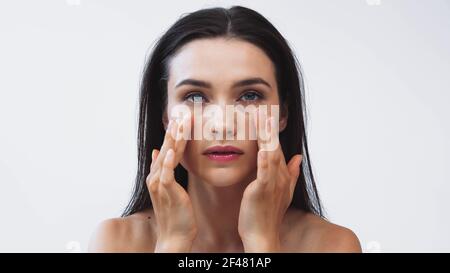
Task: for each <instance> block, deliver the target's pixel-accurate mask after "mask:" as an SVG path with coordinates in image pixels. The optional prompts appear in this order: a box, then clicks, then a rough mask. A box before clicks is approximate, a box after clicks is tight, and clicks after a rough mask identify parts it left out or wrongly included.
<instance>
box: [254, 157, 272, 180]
mask: <svg viewBox="0 0 450 273" xmlns="http://www.w3.org/2000/svg"><path fill="white" fill-rule="evenodd" d="M257 167H258V169H257V171H256V179H257V180H258V181H259V182H260V184H261V185H267V183H268V178H269V177H268V172H269V162H268V161H267V151H263V150H259V151H258V159H257Z"/></svg>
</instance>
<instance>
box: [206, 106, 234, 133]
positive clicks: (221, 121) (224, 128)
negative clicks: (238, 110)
mask: <svg viewBox="0 0 450 273" xmlns="http://www.w3.org/2000/svg"><path fill="white" fill-rule="evenodd" d="M209 122H210V123H211V125H212V126H211V134H212V136H213V138H214V139H228V140H231V139H234V138H235V136H236V121H235V118H234V111H230V112H227V111H226V105H224V104H221V105H220V106H219V105H218V106H217V107H216V108H215V111H214V112H213V113H212V115H211V117H210V118H209Z"/></svg>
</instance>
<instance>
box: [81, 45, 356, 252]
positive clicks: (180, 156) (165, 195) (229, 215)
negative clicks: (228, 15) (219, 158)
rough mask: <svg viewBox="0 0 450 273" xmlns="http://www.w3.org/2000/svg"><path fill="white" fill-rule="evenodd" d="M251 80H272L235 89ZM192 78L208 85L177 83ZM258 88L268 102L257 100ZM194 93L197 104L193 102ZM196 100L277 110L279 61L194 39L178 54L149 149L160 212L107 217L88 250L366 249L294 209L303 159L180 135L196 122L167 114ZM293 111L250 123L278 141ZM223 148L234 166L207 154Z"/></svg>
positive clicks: (244, 143) (249, 48)
mask: <svg viewBox="0 0 450 273" xmlns="http://www.w3.org/2000/svg"><path fill="white" fill-rule="evenodd" d="M230 68H232V69H230ZM248 78H253V79H254V78H260V79H263V80H264V81H265V82H266V83H267V84H261V83H250V84H247V85H246V86H242V85H241V86H239V87H236V85H235V83H236V82H239V81H241V82H242V80H243V79H248ZM185 79H196V80H200V81H202V82H206V83H207V84H203V85H202V86H198V85H196V86H194V85H193V84H192V83H189V84H184V85H183V84H181V85H180V83H181V82H182V81H183V80H185ZM247 82H248V81H247ZM249 90H251V92H249ZM192 91H195V93H194V92H192ZM255 92H257V93H258V94H261V95H262V96H259V97H258V96H255V95H254V93H255ZM192 94H194V95H193V96H196V98H197V99H195V100H192V101H191V100H190V99H192V98H193V97H192ZM187 98H188V99H187ZM198 99H200V103H202V104H216V105H220V106H221V107H223V106H224V105H236V104H240V105H244V106H245V105H249V104H252V105H257V106H258V105H266V106H270V105H279V104H280V101H279V98H278V89H277V83H276V79H275V71H274V67H273V64H272V62H271V60H270V59H269V58H268V57H267V56H266V55H265V53H264V52H263V51H262V50H260V49H259V48H257V47H256V46H254V45H252V44H250V43H248V42H245V41H239V40H226V39H203V40H196V41H193V42H190V43H188V44H187V45H185V46H184V48H182V50H180V51H179V53H178V54H177V55H175V56H174V58H173V59H172V60H171V63H170V71H169V80H168V103H167V109H166V110H167V112H166V113H165V115H164V116H165V118H164V120H162V122H163V124H164V126H165V128H166V136H165V139H164V143H163V145H162V147H161V149H160V150H154V151H153V152H152V165H151V168H150V173H149V175H148V177H147V188H148V189H149V194H150V197H151V200H152V204H153V208H152V209H148V210H145V211H141V212H138V213H135V214H133V215H131V216H128V217H124V218H115V219H109V220H105V221H103V222H102V223H101V224H100V225H99V226H98V228H97V230H96V232H95V233H94V235H93V236H92V239H91V242H90V245H89V251H92V252H361V246H360V243H359V240H358V238H357V237H356V235H355V234H354V233H353V232H352V231H351V230H349V229H347V228H344V227H341V226H338V225H335V224H332V223H330V222H328V221H326V220H324V219H321V218H320V217H318V216H315V215H313V214H311V213H305V212H303V211H301V210H297V209H288V207H289V204H290V203H291V201H292V195H293V190H294V187H295V184H296V181H297V179H298V177H299V174H300V164H301V161H302V156H301V155H294V156H293V157H292V158H289V159H288V158H284V155H283V152H282V150H281V145H279V143H278V145H277V148H276V149H273V150H270V151H266V150H264V149H263V147H264V146H265V145H267V143H266V142H265V141H263V139H261V138H260V136H258V139H257V140H238V141H229V140H221V141H220V142H219V141H207V140H189V141H187V140H185V139H183V138H181V139H178V138H175V137H174V136H177V135H178V134H181V135H182V134H183V133H184V130H186V128H188V126H187V125H188V124H191V125H192V124H194V123H195V122H196V121H198V119H197V118H196V117H195V118H193V117H188V118H186V119H184V120H183V121H181V122H174V121H172V122H169V120H170V118H168V114H167V113H170V111H171V109H173V107H175V106H177V105H180V104H183V105H185V106H187V107H190V108H192V107H193V101H196V102H198V101H199V100H198ZM288 111H289V109H287V111H285V112H283V113H282V115H281V116H280V117H279V120H275V119H273V118H271V117H270V116H268V117H264V118H263V120H258V121H257V123H254V122H256V119H255V120H250V118H249V119H248V120H246V121H245V122H246V125H248V126H251V125H252V124H253V125H254V126H258V125H257V124H261V122H262V123H264V122H266V124H267V125H268V127H269V128H270V129H271V130H270V137H271V139H276V141H278V138H277V136H278V133H279V132H280V131H282V130H283V129H284V128H285V126H286V121H287V119H288ZM216 123H217V124H218V125H219V126H218V131H221V130H223V132H224V133H228V132H231V133H233V134H236V132H235V131H233V130H234V129H232V130H228V129H229V128H228V127H227V126H228V125H226V124H223V123H222V121H217V120H216ZM274 125H275V126H274ZM278 125H279V126H278ZM233 128H234V127H233ZM274 128H278V129H279V130H275V129H274ZM217 144H222V145H223V144H227V145H234V146H236V147H239V148H240V149H241V150H242V151H243V154H242V155H241V156H240V157H239V159H237V160H235V161H234V162H229V163H226V164H225V163H217V162H212V161H211V160H209V159H208V158H207V157H206V156H204V155H203V154H202V151H204V150H205V149H206V148H208V147H210V146H212V145H217ZM149 152H151V151H149ZM178 164H181V165H182V166H183V167H184V168H185V169H186V170H187V171H188V190H187V191H185V190H184V189H183V188H182V187H181V186H180V185H179V184H178V182H177V181H175V177H174V174H173V170H174V168H175V167H176V166H177V165H178Z"/></svg>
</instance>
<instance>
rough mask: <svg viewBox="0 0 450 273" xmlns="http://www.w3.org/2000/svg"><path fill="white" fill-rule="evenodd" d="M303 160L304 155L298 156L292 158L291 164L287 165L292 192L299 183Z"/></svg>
mask: <svg viewBox="0 0 450 273" xmlns="http://www.w3.org/2000/svg"><path fill="white" fill-rule="evenodd" d="M302 159H303V157H302V155H300V154H296V155H294V156H293V157H292V158H291V160H289V163H288V165H287V168H288V170H289V174H290V182H291V183H290V184H291V190H293V188H294V187H295V184H296V183H297V180H298V177H299V175H300V164H301V162H302Z"/></svg>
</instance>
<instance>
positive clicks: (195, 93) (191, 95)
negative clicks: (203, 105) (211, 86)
mask: <svg viewBox="0 0 450 273" xmlns="http://www.w3.org/2000/svg"><path fill="white" fill-rule="evenodd" d="M248 94H251V95H256V99H254V100H245V101H257V100H260V99H263V98H264V96H263V95H262V94H260V93H259V92H257V91H248V92H245V93H244V94H242V95H241V96H240V97H239V98H242V97H243V96H245V95H248ZM194 95H200V96H202V97H203V99H205V97H204V96H203V95H202V94H201V93H199V92H191V93H189V94H187V95H186V96H184V100H189V98H191V97H193V96H194ZM191 102H194V101H192V100H191Z"/></svg>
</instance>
